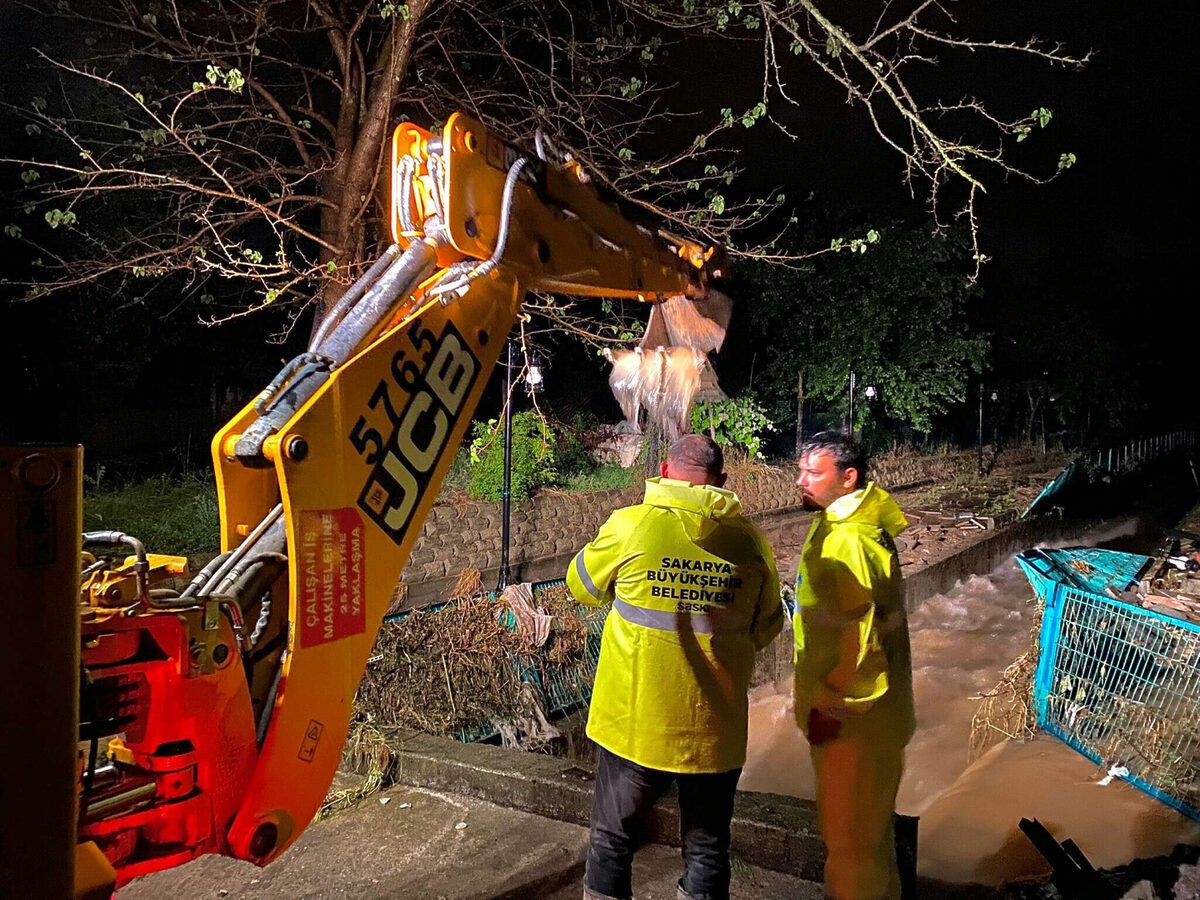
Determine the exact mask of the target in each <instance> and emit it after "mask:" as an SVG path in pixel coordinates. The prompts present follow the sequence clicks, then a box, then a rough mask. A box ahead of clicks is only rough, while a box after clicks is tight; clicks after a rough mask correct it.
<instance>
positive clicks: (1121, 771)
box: [1096, 766, 1129, 787]
mask: <svg viewBox="0 0 1200 900" xmlns="http://www.w3.org/2000/svg"><path fill="white" fill-rule="evenodd" d="M1128 777H1129V770H1128V769H1127V768H1125V767H1124V766H1110V767H1109V770H1108V774H1107V775H1105V776H1104V777H1103V778H1101V779H1100V780H1099V781H1097V782H1096V784H1098V785H1100V787H1108V786H1109V785H1110V784H1112V780H1113V779H1114V778H1128Z"/></svg>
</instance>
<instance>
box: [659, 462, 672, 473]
mask: <svg viewBox="0 0 1200 900" xmlns="http://www.w3.org/2000/svg"><path fill="white" fill-rule="evenodd" d="M658 474H659V475H661V476H662V477H663V478H670V477H671V476H670V475H668V474H667V461H666V460H665V459H664V460H663V461H662V463H661V464H660V465H659V467H658Z"/></svg>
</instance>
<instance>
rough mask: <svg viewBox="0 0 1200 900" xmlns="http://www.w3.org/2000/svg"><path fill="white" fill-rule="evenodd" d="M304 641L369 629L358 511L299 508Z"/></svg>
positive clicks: (317, 641) (321, 640)
mask: <svg viewBox="0 0 1200 900" xmlns="http://www.w3.org/2000/svg"><path fill="white" fill-rule="evenodd" d="M299 536H300V548H299V550H300V554H299V559H298V561H297V564H298V568H299V582H300V584H299V587H300V590H299V599H300V646H302V647H315V646H317V645H318V644H326V643H328V642H329V641H336V640H340V639H341V638H344V637H349V636H350V635H352V634H362V633H363V631H365V630H366V625H367V617H366V600H365V598H364V596H363V585H364V572H365V570H366V557H365V555H364V554H365V549H364V546H363V523H362V517H361V516H359V514H358V511H357V510H356V509H353V508H352V507H346V508H344V509H314V510H305V511H303V512H301V513H300V529H299Z"/></svg>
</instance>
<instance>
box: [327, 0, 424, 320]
mask: <svg viewBox="0 0 1200 900" xmlns="http://www.w3.org/2000/svg"><path fill="white" fill-rule="evenodd" d="M430 3H431V0H413V2H410V3H409V4H408V10H409V15H408V18H407V19H404V18H399V17H397V18H396V20H395V24H394V25H393V26H392V29H391V31H390V32H389V33H388V38H387V40H386V41H385V42H384V44H383V46H382V47H381V48H380V51H379V55H378V58H377V59H376V60H375V61H374V65H372V66H370V68H369V69H366V70H365V72H364V70H363V69H362V68H360V67H359V65H358V61H359V60H360V59H361V55H360V54H359V53H357V51H356V49H355V48H354V47H353V46H351V43H352V42H353V40H354V38H353V37H351V38H349V39H347V38H346V37H345V36H344V35H343V34H342V32H341V31H339V30H337V29H331V32H330V40H331V41H332V42H334V43H335V49H336V47H337V42H338V41H343V42H344V44H343V46H344V48H345V49H344V52H341V53H339V54H338V56H339V60H340V61H341V62H342V68H343V73H342V92H341V106H340V109H339V111H338V122H337V136H336V139H335V151H334V161H333V165H332V166H331V167H330V170H329V174H328V176H327V177H326V178H325V183H324V194H325V196H326V197H329V198H330V199H332V200H335V201H336V203H337V207H336V209H335V208H330V207H326V208H325V209H324V210H323V211H322V213H321V237H322V238H324V239H325V240H326V241H328V242H329V243H330V244H332V245H333V246H335V247H337V248H338V251H337V253H336V254H335V253H333V252H331V251H329V250H323V251H322V255H321V262H322V263H329V262H333V263H335V264H336V265H337V267H338V268H339V269H348V270H349V272H348V274H349V275H351V276H356V275H357V274H358V271H357V270H358V268H359V267H361V265H362V264H364V263H368V262H373V260H372V259H368V258H367V257H371V256H373V255H374V254H373V250H374V246H375V245H376V244H377V243H378V241H377V240H375V239H373V238H374V236H372V235H369V234H368V233H367V211H368V210H369V209H370V207H371V204H372V203H374V202H375V195H376V191H377V190H378V189H379V186H380V184H381V182H382V181H383V180H384V178H383V176H384V174H386V173H383V172H382V167H383V165H384V161H385V160H386V159H387V158H388V154H387V142H388V140H389V138H390V136H391V129H390V128H389V126H390V125H391V124H392V123H391V113H392V108H393V106H394V105H395V99H396V95H397V92H398V90H399V88H400V86H401V85H402V84H403V83H404V80H405V77H406V75H407V73H408V64H409V60H410V59H411V58H412V50H413V44H414V43H415V41H416V35H417V29H418V27H419V26H420V22H421V19H422V17H423V16H424V14H425V12H426V11H427V10H428V9H429V6H430ZM364 79H367V82H368V83H366V84H364ZM364 98H365V100H364ZM384 218H386V217H384ZM346 286H347V282H344V281H343V282H337V281H333V280H329V281H327V282H326V287H325V289H324V290H323V291H322V292H321V300H320V312H321V314H324V313H325V312H327V311H328V310H329V309H330V308H331V307H332V306H333V304H334V303H336V302H337V300H338V298H339V297H341V295H342V294H343V293H344V292H345V289H346Z"/></svg>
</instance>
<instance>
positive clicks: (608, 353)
mask: <svg viewBox="0 0 1200 900" xmlns="http://www.w3.org/2000/svg"><path fill="white" fill-rule="evenodd" d="M732 309H733V302H732V301H731V300H730V299H729V298H728V297H726V296H725V295H724V294H721V293H719V292H717V291H710V292H709V294H708V296H707V297H705V298H703V299H701V300H691V299H688V298H687V297H684V296H681V295H680V296H674V297H668V298H667V299H666V300H663V301H662V302H660V303H658V304H655V306H654V308H653V309H652V310H651V311H650V321H649V322H648V323H647V325H646V333H645V335H643V337H642V341H641V345H640V346H638V347H636V348H634V349H632V350H605V351H604V355H605V358H606V359H608V361H609V362H610V363H612V367H613V369H612V372H611V374H610V375H609V379H608V383H609V387H611V388H612V392H613V396H614V397H616V399H617V403H618V404H620V407H621V412H622V413H624V415H625V419H626V421H628V422H629V423H630V425H631V426H633V427H634V428H635V429H637V430H639V431H640V430H642V429H643V426H645V429H644V430H645V431H646V432H648V433H649V432H654V431H658V432H661V433H662V434H663V435H664V436H665V437H666V438H667V440H668V441H673V440H675V439H676V438H678V437H679V436H680V435H682V434H685V433H687V431H688V430H689V428H688V417H689V416H690V414H691V409H692V401H693V400H694V399H695V397H696V393H697V391H699V390H700V386H701V376H702V373H703V372H704V370H705V368H706V367H707V366H708V354H709V353H715V352H717V351H718V350H720V349H721V345H722V344H723V343H724V342H725V335H726V333H727V332H728V330H729V319H730V315H731V312H732ZM643 414H644V416H643Z"/></svg>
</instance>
